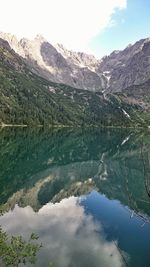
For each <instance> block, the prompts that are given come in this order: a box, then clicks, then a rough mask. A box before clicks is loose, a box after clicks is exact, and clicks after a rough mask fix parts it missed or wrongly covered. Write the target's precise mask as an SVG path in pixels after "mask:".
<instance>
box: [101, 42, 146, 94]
mask: <svg viewBox="0 0 150 267" xmlns="http://www.w3.org/2000/svg"><path fill="white" fill-rule="evenodd" d="M97 71H100V72H103V73H104V74H105V75H106V76H107V77H108V80H109V82H108V84H107V87H108V90H109V91H112V92H120V91H122V90H123V89H125V88H127V87H130V86H132V85H139V84H143V83H144V82H146V81H147V80H149V78H150V38H147V39H142V40H140V41H138V42H136V43H135V44H134V45H129V46H128V47H126V48H125V49H124V50H122V51H114V52H112V53H111V54H110V55H109V56H106V57H103V58H102V60H101V62H100V64H99V66H98V69H97ZM137 92H138V90H137V91H136V92H135V96H136V93H137Z"/></svg>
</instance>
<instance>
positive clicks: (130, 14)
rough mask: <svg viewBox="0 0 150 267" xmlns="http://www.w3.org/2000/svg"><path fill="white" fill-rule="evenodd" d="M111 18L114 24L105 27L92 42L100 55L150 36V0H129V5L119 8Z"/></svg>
mask: <svg viewBox="0 0 150 267" xmlns="http://www.w3.org/2000/svg"><path fill="white" fill-rule="evenodd" d="M111 18H112V26H111V25H110V27H107V28H105V29H104V30H103V31H102V32H101V33H100V34H99V35H97V36H96V37H95V38H94V39H93V40H91V42H90V46H91V48H92V50H93V51H94V53H95V54H96V55H97V56H99V57H101V56H102V55H105V54H109V53H111V52H112V51H113V50H118V49H124V48H125V47H126V46H127V45H128V44H129V43H134V42H136V41H138V40H139V39H142V38H146V37H150V0H128V1H127V7H126V8H125V9H123V10H117V11H116V12H115V14H114V15H112V17H111ZM113 24H114V25H113Z"/></svg>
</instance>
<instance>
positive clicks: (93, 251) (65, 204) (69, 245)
mask: <svg viewBox="0 0 150 267" xmlns="http://www.w3.org/2000/svg"><path fill="white" fill-rule="evenodd" d="M0 224H1V225H2V226H3V227H4V228H5V229H6V230H7V231H8V232H10V233H12V234H21V235H23V236H24V237H26V236H27V235H29V233H31V232H35V233H37V234H38V235H39V238H40V241H42V244H43V248H42V249H41V255H39V261H38V262H37V263H36V266H37V267H40V266H47V265H48V261H50V260H51V261H53V262H54V266H58V267H60V266H61V267H69V266H72V267H81V266H87V267H91V266H94V267H99V266H103V267H112V266H115V267H122V266H123V262H122V257H121V254H120V252H119V251H118V249H117V247H116V245H115V244H114V243H113V242H108V241H107V240H105V239H104V236H103V234H102V232H103V231H102V227H101V225H100V224H99V225H98V224H96V223H95V222H94V221H93V218H92V216H90V215H86V214H85V212H84V208H83V207H82V206H80V205H79V199H78V198H75V197H70V198H69V199H64V200H62V201H61V202H60V203H56V204H52V203H48V204H47V205H45V206H43V207H42V208H41V209H40V210H39V212H38V213H35V212H34V211H33V210H32V208H30V207H26V208H20V207H18V206H16V207H15V209H14V210H13V211H9V212H8V213H6V214H4V216H2V217H1V218H0Z"/></svg>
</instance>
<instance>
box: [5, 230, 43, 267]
mask: <svg viewBox="0 0 150 267" xmlns="http://www.w3.org/2000/svg"><path fill="white" fill-rule="evenodd" d="M37 239H38V237H37V236H36V235H35V234H31V236H30V239H29V240H28V241H25V240H23V238H22V237H21V236H8V234H7V233H6V232H5V231H3V230H2V229H1V228H0V266H1V267H18V266H20V264H24V265H25V264H26V263H27V262H30V263H31V264H35V262H36V255H37V252H38V251H39V249H40V247H41V245H39V244H37V243H35V242H34V240H37Z"/></svg>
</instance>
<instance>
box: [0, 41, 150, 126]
mask: <svg viewBox="0 0 150 267" xmlns="http://www.w3.org/2000/svg"><path fill="white" fill-rule="evenodd" d="M0 106H1V109H0V123H1V124H2V125H5V124H25V125H45V124H46V125H57V126H58V125H70V126H87V125H88V126H89V125H93V126H94V125H95V126H104V125H105V126H111V125H115V126H138V125H139V126H141V125H142V126H147V125H149V124H148V123H149V113H148V112H147V109H146V108H145V106H142V105H141V104H139V103H138V101H136V100H134V101H133V99H132V98H131V97H130V98H128V96H126V95H122V94H116V95H113V94H109V95H107V96H105V95H104V94H102V93H93V92H90V91H87V90H81V89H75V88H73V87H69V86H66V85H64V84H58V83H53V82H49V81H47V80H45V79H43V78H41V77H39V76H37V75H36V74H34V73H33V72H32V71H31V70H30V69H29V67H28V65H27V64H26V62H25V61H24V59H23V58H21V57H20V56H19V55H18V54H16V53H15V52H14V51H13V50H12V49H11V48H10V46H9V44H8V43H7V42H6V41H4V40H2V39H0Z"/></svg>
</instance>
